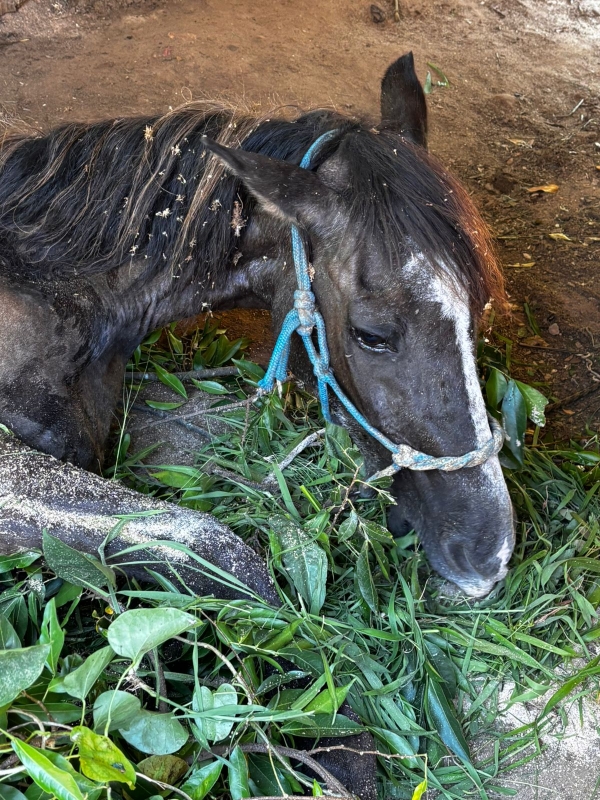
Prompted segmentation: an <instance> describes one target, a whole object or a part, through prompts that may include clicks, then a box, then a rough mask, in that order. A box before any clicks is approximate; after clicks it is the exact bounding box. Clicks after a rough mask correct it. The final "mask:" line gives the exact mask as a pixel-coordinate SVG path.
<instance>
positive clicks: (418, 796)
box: [412, 779, 427, 800]
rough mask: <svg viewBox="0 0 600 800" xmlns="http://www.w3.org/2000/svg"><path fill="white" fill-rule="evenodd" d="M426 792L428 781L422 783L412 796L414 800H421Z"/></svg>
mask: <svg viewBox="0 0 600 800" xmlns="http://www.w3.org/2000/svg"><path fill="white" fill-rule="evenodd" d="M426 791H427V779H425V780H424V781H421V783H420V784H419V785H418V786H417V787H416V788H415V790H414V792H413V795H412V800H421V798H422V797H423V795H424V794H425V792H426Z"/></svg>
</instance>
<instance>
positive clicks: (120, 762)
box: [71, 725, 135, 789]
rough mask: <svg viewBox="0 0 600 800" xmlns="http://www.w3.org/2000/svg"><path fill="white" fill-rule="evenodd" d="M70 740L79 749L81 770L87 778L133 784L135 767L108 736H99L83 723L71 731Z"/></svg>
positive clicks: (132, 785) (103, 781) (104, 781)
mask: <svg viewBox="0 0 600 800" xmlns="http://www.w3.org/2000/svg"><path fill="white" fill-rule="evenodd" d="M71 741H72V742H74V743H75V744H76V745H77V747H78V749H79V764H80V767H81V771H82V772H83V774H84V775H86V776H87V777H88V778H91V779H92V780H94V781H100V782H101V783H108V782H109V781H118V782H119V783H126V784H128V785H129V786H130V787H131V788H132V789H133V787H134V786H135V769H134V768H133V764H132V763H131V762H130V761H129V760H128V759H127V758H126V757H125V756H124V755H123V753H122V752H121V751H120V750H119V748H118V747H117V746H116V745H115V744H113V743H112V742H111V740H110V739H109V738H108V736H100V735H99V734H97V733H94V731H91V730H90V729H89V728H85V727H84V726H83V725H78V726H77V727H76V728H73V730H72V731H71Z"/></svg>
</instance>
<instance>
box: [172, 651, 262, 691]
mask: <svg viewBox="0 0 600 800" xmlns="http://www.w3.org/2000/svg"><path fill="white" fill-rule="evenodd" d="M173 638H174V639H177V641H179V642H183V643H184V644H191V645H194V646H195V647H201V648H203V649H204V650H210V651H211V652H212V653H214V654H215V655H216V656H217V658H220V659H221V661H222V662H223V664H225V666H226V667H227V669H228V670H229V671H230V672H231V674H232V675H233V677H234V678H235V679H236V680H237V681H238V683H239V684H240V686H241V687H242V689H243V690H244V692H245V694H246V697H247V698H248V701H249V702H250V704H251V705H254V704H255V703H256V695H255V694H254V692H253V691H252V689H251V688H250V687H249V686H248V684H247V683H246V681H245V680H244V679H243V678H242V676H241V675H240V673H239V672H238V671H237V669H236V668H235V667H234V666H233V664H232V663H231V661H230V660H229V659H228V658H227V657H226V656H224V655H223V653H221V651H220V650H217V648H216V647H213V646H212V644H206V642H194V641H192V640H191V639H185V638H184V637H183V636H174V637H173Z"/></svg>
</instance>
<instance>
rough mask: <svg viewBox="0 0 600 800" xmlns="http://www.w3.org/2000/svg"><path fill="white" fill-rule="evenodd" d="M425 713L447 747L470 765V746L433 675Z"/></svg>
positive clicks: (428, 689) (429, 684)
mask: <svg viewBox="0 0 600 800" xmlns="http://www.w3.org/2000/svg"><path fill="white" fill-rule="evenodd" d="M425 713H426V714H427V718H428V719H429V723H430V725H431V726H432V727H433V729H434V730H436V731H437V732H438V733H439V735H440V739H441V740H442V742H443V743H444V744H445V745H446V747H447V748H448V749H449V750H451V751H452V752H453V753H455V754H456V755H457V756H458V757H459V758H461V759H462V760H463V761H465V762H466V763H467V764H470V763H471V756H470V754H469V745H468V744H467V742H466V739H465V736H464V734H463V732H462V729H461V727H460V725H459V723H458V720H457V719H456V716H455V714H454V712H453V710H452V708H451V706H450V704H449V702H448V700H447V698H446V695H445V694H444V691H443V689H442V687H441V685H440V683H439V682H438V681H437V680H436V679H435V678H434V677H432V675H431V673H430V674H429V679H428V681H427V688H426V690H425Z"/></svg>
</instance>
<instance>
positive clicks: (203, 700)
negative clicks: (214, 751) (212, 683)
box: [192, 683, 237, 742]
mask: <svg viewBox="0 0 600 800" xmlns="http://www.w3.org/2000/svg"><path fill="white" fill-rule="evenodd" d="M236 705H237V693H236V691H235V689H234V688H233V686H231V685H230V684H229V683H223V684H221V686H219V688H218V689H217V690H216V691H215V692H212V691H211V690H210V689H209V688H208V687H207V686H198V687H197V688H196V690H195V691H194V696H193V698H192V710H193V711H211V710H213V711H214V712H215V716H218V714H219V709H220V708H222V707H223V706H236ZM234 722H235V720H227V719H224V720H218V719H211V718H210V717H204V716H203V717H202V718H198V717H197V718H196V719H195V721H194V726H195V727H197V728H198V729H199V730H200V733H201V737H205V738H206V739H207V741H209V742H220V741H221V740H222V739H225V737H226V736H229V733H230V732H231V729H232V728H233V725H234Z"/></svg>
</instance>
